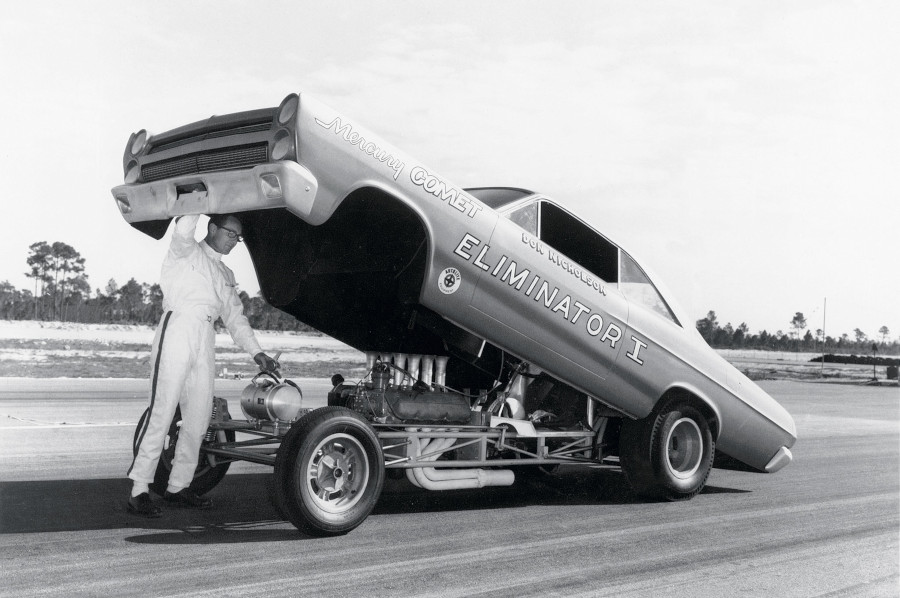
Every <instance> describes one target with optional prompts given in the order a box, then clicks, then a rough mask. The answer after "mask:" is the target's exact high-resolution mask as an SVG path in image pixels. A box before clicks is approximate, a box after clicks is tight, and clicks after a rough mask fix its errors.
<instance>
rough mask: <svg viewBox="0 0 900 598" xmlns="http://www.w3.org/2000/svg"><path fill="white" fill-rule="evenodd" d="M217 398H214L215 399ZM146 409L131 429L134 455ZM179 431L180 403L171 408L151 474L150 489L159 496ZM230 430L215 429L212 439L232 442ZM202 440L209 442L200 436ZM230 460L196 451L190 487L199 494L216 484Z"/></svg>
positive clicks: (163, 491) (169, 471)
mask: <svg viewBox="0 0 900 598" xmlns="http://www.w3.org/2000/svg"><path fill="white" fill-rule="evenodd" d="M217 400H218V399H217ZM149 415H150V409H149V408H147V409H146V410H144V414H143V415H141V419H140V420H138V425H137V428H136V429H135V431H134V441H133V444H132V452H133V453H134V455H137V449H138V436H139V435H140V433H141V430H142V429H143V427H144V421H145V420H146V419H147V417H149ZM180 432H181V407H180V406H179V407H176V408H175V415H174V416H173V417H172V423H171V424H170V425H169V429H168V431H167V432H166V437H165V439H164V440H163V448H162V453H160V456H159V462H158V463H157V465H156V473H155V475H154V477H153V483H152V484H150V489H151V490H153V491H154V492H156V493H157V494H158V495H160V496H162V495H163V494H164V493H165V491H166V488H167V487H168V486H169V474H170V473H172V461H174V460H175V445H176V444H178V434H179V433H180ZM234 438H235V435H234V430H218V431H217V432H216V433H215V435H214V437H213V439H212V442H234ZM203 444H204V445H206V444H209V442H208V441H206V440H204V441H203ZM230 466H231V463H217V462H216V460H215V457H213V456H212V455H208V454H206V453H204V452H203V451H202V450H201V451H200V460H199V461H197V469H196V470H194V479H193V480H192V481H191V490H193V491H194V492H196V493H197V494H198V495H200V496H202V495H204V494H206V493H207V492H209V491H210V490H212V489H213V488H215V487H216V485H217V484H218V483H219V482H221V481H222V478H224V477H225V474H226V473H227V472H228V468H229V467H230Z"/></svg>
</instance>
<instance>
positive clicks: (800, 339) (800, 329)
mask: <svg viewBox="0 0 900 598" xmlns="http://www.w3.org/2000/svg"><path fill="white" fill-rule="evenodd" d="M786 323H787V324H788V325H789V326H790V328H789V329H788V332H784V331H782V330H777V331H776V332H774V333H769V332H768V331H766V330H762V331H760V332H759V333H758V334H750V328H749V327H748V326H747V324H746V323H744V322H742V323H741V324H740V325H739V326H738V327H737V328H735V327H733V326H732V325H731V323H730V322H729V323H727V324H725V325H724V326H722V325H720V324H719V321H718V318H717V316H716V312H714V311H710V312H709V313H707V314H706V317H705V318H701V319H699V320H697V322H696V326H697V331H698V332H699V333H700V335H701V336H702V337H703V339H704V340H705V341H706V342H707V344H709V346H711V347H714V348H716V349H761V350H768V351H805V352H810V353H872V352H881V353H887V352H890V353H892V354H894V353H897V352H900V342H898V339H892V338H890V336H891V330H890V328H888V327H887V326H882V327H881V328H879V329H878V336H876V337H873V338H871V339H870V338H869V337H868V335H867V334H866V333H865V332H863V331H862V330H860V329H859V328H854V329H853V337H852V338H851V337H850V335H849V334H847V333H843V334H841V335H840V336H838V337H833V336H826V335H825V334H824V333H823V331H822V329H821V328H818V329H816V330H815V332H813V331H812V330H810V329H808V327H807V323H806V317H805V316H804V315H803V312H799V311H798V312H795V313H794V317H793V318H791V320H790V321H789V322H786Z"/></svg>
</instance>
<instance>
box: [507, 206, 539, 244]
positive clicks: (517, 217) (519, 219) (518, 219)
mask: <svg viewBox="0 0 900 598" xmlns="http://www.w3.org/2000/svg"><path fill="white" fill-rule="evenodd" d="M508 218H509V219H510V220H512V221H513V222H514V223H516V224H518V225H519V226H521V227H522V228H524V229H525V230H526V231H528V232H529V233H531V234H532V235H534V236H535V237H536V236H537V220H538V219H537V203H530V204H528V205H527V206H524V207H521V208H519V209H518V210H514V211H512V212H510V213H509V215H508Z"/></svg>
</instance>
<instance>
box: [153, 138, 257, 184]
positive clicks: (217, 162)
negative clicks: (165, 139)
mask: <svg viewBox="0 0 900 598" xmlns="http://www.w3.org/2000/svg"><path fill="white" fill-rule="evenodd" d="M268 157H269V154H268V145H267V144H266V143H257V144H254V145H244V146H240V147H229V148H225V149H218V150H212V151H208V152H198V153H195V154H189V155H186V156H178V157H177V158H170V159H168V160H162V161H160V162H155V163H153V164H144V165H143V166H142V167H141V180H142V181H143V182H145V183H149V182H151V181H159V180H161V179H167V178H170V177H176V176H182V175H185V174H199V173H201V172H214V171H216V170H229V169H232V168H249V167H252V166H256V165H257V164H265V163H266V161H267V160H268Z"/></svg>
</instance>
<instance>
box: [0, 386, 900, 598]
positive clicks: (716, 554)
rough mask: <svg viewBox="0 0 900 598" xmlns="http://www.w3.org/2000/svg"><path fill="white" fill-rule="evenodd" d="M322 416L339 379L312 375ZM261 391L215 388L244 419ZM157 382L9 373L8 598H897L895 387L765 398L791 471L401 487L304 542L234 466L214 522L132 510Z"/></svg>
mask: <svg viewBox="0 0 900 598" xmlns="http://www.w3.org/2000/svg"><path fill="white" fill-rule="evenodd" d="M299 382H301V386H302V387H303V388H304V396H305V397H306V398H307V399H308V401H309V404H310V405H312V406H315V405H320V404H324V395H325V392H326V391H327V388H328V386H329V384H328V381H327V380H302V381H299ZM246 383H247V382H246V381H220V383H219V386H218V387H217V394H219V395H220V396H224V397H226V398H228V399H229V403H230V407H231V412H232V415H235V416H240V408H239V403H238V397H239V396H240V391H241V389H242V388H243V387H244V386H245V385H246ZM145 385H146V382H144V381H121V380H49V381H48V380H21V379H20V380H16V379H0V597H4V596H10V597H12V596H15V597H22V596H76V595H84V596H131V595H139V596H207V595H208V596H216V597H221V596H267V597H271V596H298V595H303V596H354V597H359V596H441V597H443V596H481V595H483V596H492V597H496V596H663V595H670V596H688V597H690V596H710V597H712V596H715V597H717V598H718V597H721V596H766V597H771V596H792V597H803V596H898V595H900V390H898V388H897V387H867V386H852V385H836V384H818V383H800V382H788V381H773V382H764V383H762V386H763V387H764V388H765V389H766V390H767V391H768V392H769V393H770V394H772V395H773V396H774V397H775V398H776V399H777V400H779V401H780V402H781V403H782V404H783V405H784V406H785V407H786V408H787V409H788V411H789V412H790V413H791V414H792V415H793V416H794V418H795V420H796V422H797V429H798V434H799V440H798V442H797V444H796V445H795V447H794V449H793V452H794V463H792V464H791V465H789V466H788V467H787V468H785V469H784V470H782V471H780V472H778V473H776V474H774V475H765V474H751V473H743V472H736V471H726V470H720V469H716V470H714V471H713V473H712V475H711V476H710V479H709V483H708V485H707V487H706V489H705V490H704V492H702V493H701V494H700V495H699V496H697V497H696V498H694V499H693V500H691V501H687V502H679V503H660V502H642V501H640V500H637V499H635V498H634V497H632V496H631V494H630V493H629V492H628V491H627V487H626V484H625V481H624V479H623V477H622V475H621V474H620V473H618V472H615V471H601V470H594V469H589V468H588V469H584V468H569V469H567V470H565V471H563V472H562V473H561V474H560V475H559V476H556V477H553V478H548V479H546V480H539V481H532V482H528V483H518V482H517V484H516V485H514V486H513V487H511V488H494V489H485V490H478V491H455V492H450V493H425V492H422V491H418V492H414V491H412V490H411V489H410V488H409V487H407V486H406V485H404V484H402V483H391V484H389V485H388V486H387V487H386V491H385V493H384V494H383V495H382V497H381V500H380V501H379V503H378V505H377V506H376V508H375V511H374V512H373V513H372V515H370V516H369V518H368V519H367V520H366V521H365V522H363V524H362V525H361V526H359V527H358V528H357V529H355V530H353V531H352V532H350V533H349V534H347V535H345V536H340V537H336V538H326V539H316V538H309V537H306V536H304V535H302V534H301V533H300V532H298V531H297V530H296V529H295V528H294V527H293V526H292V525H290V524H289V523H287V522H285V521H282V520H281V519H280V518H279V516H278V514H277V513H276V511H275V508H274V507H273V506H272V504H271V502H270V496H269V484H270V481H271V469H270V468H268V467H265V466H260V465H249V464H235V465H233V466H232V469H231V470H230V471H229V474H228V475H227V476H226V477H225V479H224V481H223V482H222V483H221V484H219V486H217V487H216V488H215V489H214V490H213V491H212V492H211V493H210V494H209V496H211V497H212V498H213V500H214V502H215V508H213V509H212V510H210V511H202V512H196V511H190V510H175V509H165V511H164V514H163V516H162V517H161V518H160V519H155V520H145V519H140V518H136V517H134V516H131V515H129V514H128V513H126V511H125V499H126V497H127V494H128V491H129V488H130V482H129V481H128V480H126V479H125V478H124V474H125V471H126V470H127V468H128V465H129V463H130V461H131V454H130V446H131V439H132V434H133V431H134V425H135V423H136V422H137V418H138V417H139V416H140V414H141V412H142V411H143V409H144V407H145V403H146V398H145V397H146V386H145Z"/></svg>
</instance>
